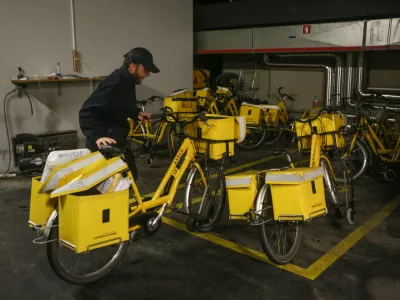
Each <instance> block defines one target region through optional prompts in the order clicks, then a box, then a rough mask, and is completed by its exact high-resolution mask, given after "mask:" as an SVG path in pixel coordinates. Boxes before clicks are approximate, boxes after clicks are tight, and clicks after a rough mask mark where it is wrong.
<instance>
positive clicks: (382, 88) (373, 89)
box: [367, 86, 400, 92]
mask: <svg viewBox="0 0 400 300" xmlns="http://www.w3.org/2000/svg"><path fill="white" fill-rule="evenodd" d="M367 90H368V91H386V92H400V88H389V87H372V86H371V87H367Z"/></svg>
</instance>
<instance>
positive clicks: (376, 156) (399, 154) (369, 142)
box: [350, 104, 400, 181]
mask: <svg viewBox="0 0 400 300" xmlns="http://www.w3.org/2000/svg"><path fill="white" fill-rule="evenodd" d="M373 108H375V109H376V108H378V109H379V107H374V106H373V105H368V104H361V106H360V107H359V108H358V115H357V117H356V122H355V126H354V135H353V136H352V140H351V143H350V149H351V150H353V149H356V148H357V147H358V144H359V143H362V144H363V145H366V146H367V149H368V152H367V151H366V156H367V158H365V165H366V166H365V167H364V168H362V169H360V171H359V173H360V175H361V174H364V173H365V172H366V171H367V170H368V168H369V167H371V166H378V167H379V169H380V170H379V172H383V175H384V178H385V180H388V181H391V180H394V179H395V177H396V173H395V172H394V170H393V169H394V165H395V164H399V163H400V137H398V138H397V140H395V141H393V142H392V143H390V144H387V145H388V146H385V144H384V142H382V140H381V139H380V138H379V136H378V131H377V130H376V128H379V126H376V125H377V124H375V123H374V122H372V121H370V120H369V119H368V117H367V116H366V114H365V111H366V110H368V109H373ZM385 110H387V111H389V110H393V111H395V112H397V113H398V112H399V110H398V109H390V108H385ZM367 162H368V163H367ZM379 172H378V173H379Z"/></svg>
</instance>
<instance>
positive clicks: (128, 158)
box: [124, 147, 138, 182]
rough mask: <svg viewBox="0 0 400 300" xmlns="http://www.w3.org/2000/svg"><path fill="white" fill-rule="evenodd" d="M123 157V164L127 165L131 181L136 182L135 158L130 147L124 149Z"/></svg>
mask: <svg viewBox="0 0 400 300" xmlns="http://www.w3.org/2000/svg"><path fill="white" fill-rule="evenodd" d="M124 156H125V162H126V164H127V165H128V167H129V169H130V170H131V172H132V175H133V179H134V180H135V182H136V181H137V178H138V170H137V167H136V162H135V156H134V155H133V152H132V150H131V148H130V147H125V150H124Z"/></svg>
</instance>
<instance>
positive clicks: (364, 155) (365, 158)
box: [330, 139, 370, 183]
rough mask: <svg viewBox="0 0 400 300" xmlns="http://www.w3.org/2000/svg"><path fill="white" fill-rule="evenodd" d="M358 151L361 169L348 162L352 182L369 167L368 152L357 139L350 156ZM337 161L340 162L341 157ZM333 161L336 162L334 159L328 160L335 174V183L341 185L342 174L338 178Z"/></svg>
mask: <svg viewBox="0 0 400 300" xmlns="http://www.w3.org/2000/svg"><path fill="white" fill-rule="evenodd" d="M358 150H359V151H360V153H361V155H362V162H361V167H360V168H357V166H356V165H355V164H354V163H353V162H351V161H350V162H349V164H350V165H351V167H352V173H353V176H352V177H353V180H356V179H357V178H359V177H361V176H362V175H364V174H365V173H366V172H367V170H368V167H369V163H370V158H369V153H368V150H367V148H366V147H365V145H364V144H363V143H362V142H361V141H360V140H359V139H357V140H356V141H355V146H354V148H353V149H352V151H351V153H350V156H351V155H352V153H353V152H355V151H358ZM337 159H338V160H341V157H339V158H337ZM335 160H336V158H335V157H333V158H330V161H331V165H332V168H333V169H334V172H335V177H336V181H337V182H340V183H343V182H344V178H343V176H342V174H340V175H341V176H339V174H338V172H337V171H336V170H337V168H335V166H336V165H335V164H334V162H335ZM339 171H340V170H339Z"/></svg>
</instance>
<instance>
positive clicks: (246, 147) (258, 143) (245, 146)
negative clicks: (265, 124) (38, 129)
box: [236, 126, 267, 150]
mask: <svg viewBox="0 0 400 300" xmlns="http://www.w3.org/2000/svg"><path fill="white" fill-rule="evenodd" d="M249 128H251V127H249V126H247V129H249ZM266 136H267V131H266V130H265V129H264V128H263V133H262V135H261V139H260V140H259V141H258V142H256V143H255V144H253V145H251V146H248V145H247V144H246V143H245V142H246V139H247V138H248V137H249V134H246V137H245V139H244V141H243V142H241V143H238V144H236V145H237V146H238V147H239V148H241V149H243V150H253V149H256V148H258V147H259V146H261V145H262V144H263V143H264V140H265V138H266Z"/></svg>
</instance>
